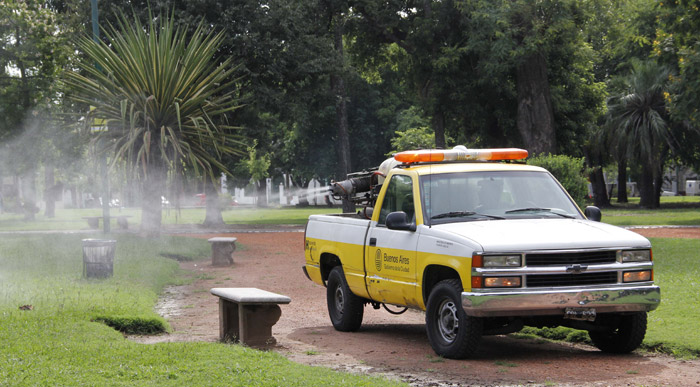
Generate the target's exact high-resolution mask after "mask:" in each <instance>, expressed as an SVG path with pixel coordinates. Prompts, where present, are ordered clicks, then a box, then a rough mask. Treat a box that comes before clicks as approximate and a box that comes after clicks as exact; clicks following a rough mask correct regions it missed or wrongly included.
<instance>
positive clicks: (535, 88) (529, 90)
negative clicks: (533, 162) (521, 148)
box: [516, 53, 557, 154]
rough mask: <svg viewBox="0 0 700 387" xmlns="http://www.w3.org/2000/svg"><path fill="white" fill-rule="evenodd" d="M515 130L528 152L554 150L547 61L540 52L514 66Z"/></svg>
mask: <svg viewBox="0 0 700 387" xmlns="http://www.w3.org/2000/svg"><path fill="white" fill-rule="evenodd" d="M516 77H517V89H518V112H517V126H518V131H520V135H521V137H522V139H523V142H524V143H525V147H526V148H527V150H528V151H530V153H531V154H541V153H545V154H546V153H556V152H557V143H556V136H555V132H554V111H553V109H552V99H551V95H550V89H549V80H548V79H547V61H546V60H545V57H544V56H543V55H542V54H540V53H535V54H532V55H530V56H528V57H526V58H524V60H523V62H522V63H520V64H519V65H518V66H517V69H516Z"/></svg>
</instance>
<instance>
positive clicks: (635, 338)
mask: <svg viewBox="0 0 700 387" xmlns="http://www.w3.org/2000/svg"><path fill="white" fill-rule="evenodd" d="M617 320H618V321H617V324H616V326H615V328H614V329H611V330H609V331H603V332H597V331H590V332H588V336H590V337H591V341H592V342H593V345H595V346H596V347H598V349H600V350H601V351H603V352H607V353H629V352H632V351H634V350H635V349H637V348H638V347H639V346H640V345H641V344H642V341H643V340H644V335H645V334H646V332H647V313H646V312H638V313H633V314H626V315H621V316H618V319H617Z"/></svg>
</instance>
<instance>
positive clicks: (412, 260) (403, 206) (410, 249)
mask: <svg viewBox="0 0 700 387" xmlns="http://www.w3.org/2000/svg"><path fill="white" fill-rule="evenodd" d="M385 184H386V183H385ZM388 184H389V185H388V186H387V188H386V192H385V194H384V198H383V200H382V202H381V209H380V212H379V218H378V221H377V224H376V225H373V226H372V227H370V229H369V232H368V233H367V241H366V242H365V246H366V249H367V250H366V252H365V270H366V272H367V276H366V278H365V281H367V290H368V292H369V295H370V297H371V298H372V299H373V300H374V301H378V302H382V303H386V304H396V305H410V306H417V305H418V301H417V297H416V288H417V283H416V246H417V245H418V232H416V231H404V230H389V229H388V228H387V227H386V224H385V222H386V217H387V215H388V214H389V213H391V212H395V211H404V212H405V213H406V214H407V215H408V220H409V222H410V221H413V222H414V224H415V222H416V211H415V208H419V207H418V206H416V205H415V204H416V202H415V200H416V198H417V197H418V195H417V194H416V193H415V192H414V184H413V180H412V179H411V177H410V176H406V175H394V176H393V177H392V178H391V180H390V181H389V182H388Z"/></svg>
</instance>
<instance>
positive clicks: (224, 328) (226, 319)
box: [210, 288, 292, 347]
mask: <svg viewBox="0 0 700 387" xmlns="http://www.w3.org/2000/svg"><path fill="white" fill-rule="evenodd" d="M210 292H211V294H213V295H215V296H217V297H219V338H220V339H221V341H233V342H237V341H238V342H240V343H242V344H245V345H248V346H256V347H266V346H270V345H273V344H275V343H276V340H275V338H274V337H272V326H273V325H275V323H276V322H277V321H278V320H279V318H280V316H281V315H282V310H281V309H280V307H279V306H278V305H279V304H289V303H290V302H291V301H292V299H291V298H289V297H287V296H283V295H281V294H276V293H272V292H268V291H265V290H261V289H257V288H213V289H211V290H210Z"/></svg>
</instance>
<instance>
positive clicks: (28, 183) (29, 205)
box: [21, 170, 39, 221]
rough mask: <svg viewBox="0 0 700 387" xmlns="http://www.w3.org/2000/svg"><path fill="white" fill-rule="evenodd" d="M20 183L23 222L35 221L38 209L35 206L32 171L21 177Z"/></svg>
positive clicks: (34, 180) (34, 182)
mask: <svg viewBox="0 0 700 387" xmlns="http://www.w3.org/2000/svg"><path fill="white" fill-rule="evenodd" d="M21 182H22V203H23V205H22V209H23V211H24V220H30V221H31V220H35V219H36V213H37V212H39V209H38V208H37V206H36V179H35V178H34V171H33V170H32V171H29V172H27V173H26V174H25V175H24V177H22V179H21Z"/></svg>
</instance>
